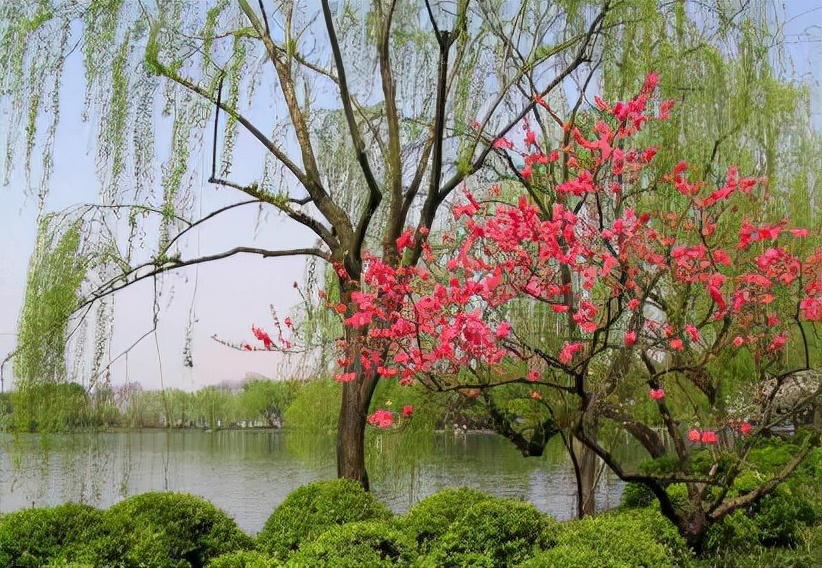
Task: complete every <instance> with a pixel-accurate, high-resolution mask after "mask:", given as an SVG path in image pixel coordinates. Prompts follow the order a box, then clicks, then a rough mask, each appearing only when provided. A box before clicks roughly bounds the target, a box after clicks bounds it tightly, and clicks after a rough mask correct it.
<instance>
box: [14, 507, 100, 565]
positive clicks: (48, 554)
mask: <svg viewBox="0 0 822 568" xmlns="http://www.w3.org/2000/svg"><path fill="white" fill-rule="evenodd" d="M102 519H103V512H102V511H100V510H99V509H95V508H94V507H90V506H88V505H79V504H76V503H67V504H65V505H59V506H57V507H43V508H37V509H26V510H24V511H17V512H16V513H9V514H7V515H3V516H2V517H0V566H43V565H45V564H47V563H48V562H49V561H51V560H53V559H55V558H58V557H59V556H60V555H61V554H63V553H64V552H65V551H66V550H67V549H72V548H73V547H74V546H76V545H78V544H79V543H81V542H82V540H83V536H84V534H85V533H86V532H87V531H88V530H89V529H94V528H98V527H100V525H101V524H102V522H103V521H102Z"/></svg>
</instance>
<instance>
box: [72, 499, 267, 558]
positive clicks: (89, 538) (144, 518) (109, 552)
mask: <svg viewBox="0 0 822 568" xmlns="http://www.w3.org/2000/svg"><path fill="white" fill-rule="evenodd" d="M253 546H254V541H253V539H252V538H251V537H250V536H248V535H247V534H245V533H244V532H243V531H241V530H240V529H239V528H238V527H237V524H236V523H235V522H234V520H233V519H231V518H230V517H229V516H228V515H226V514H225V513H224V512H223V511H221V510H220V509H218V508H217V507H215V506H214V505H213V504H211V503H210V502H209V501H207V500H205V499H203V498H202V497H198V496H196V495H189V494H186V493H172V492H156V493H143V494H142V495H135V496H134V497H129V498H128V499H126V500H125V501H122V502H120V503H118V504H116V505H114V506H112V507H111V508H110V509H108V511H106V512H105V514H104V517H103V524H102V526H101V527H99V529H98V530H97V531H95V532H93V533H91V532H89V533H87V535H86V542H85V543H84V544H83V546H81V547H79V548H78V549H77V550H76V551H73V554H74V555H73V556H66V555H63V556H62V557H61V559H62V560H65V561H79V562H81V563H87V564H92V565H95V566H152V567H157V568H202V567H203V566H205V565H206V563H207V562H208V561H209V560H210V559H212V558H215V557H217V556H220V555H221V554H225V553H228V552H233V551H236V550H243V549H251V548H253Z"/></svg>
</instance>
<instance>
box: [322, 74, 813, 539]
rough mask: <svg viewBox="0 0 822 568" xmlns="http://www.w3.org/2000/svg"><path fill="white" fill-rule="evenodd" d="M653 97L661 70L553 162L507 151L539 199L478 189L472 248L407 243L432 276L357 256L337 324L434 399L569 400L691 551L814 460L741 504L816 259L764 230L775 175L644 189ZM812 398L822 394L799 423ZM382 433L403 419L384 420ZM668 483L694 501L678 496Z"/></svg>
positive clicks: (801, 234) (585, 429) (375, 362)
mask: <svg viewBox="0 0 822 568" xmlns="http://www.w3.org/2000/svg"><path fill="white" fill-rule="evenodd" d="M656 85H657V77H656V76H655V75H653V74H652V75H649V76H648V78H647V80H646V82H645V84H644V86H643V87H642V90H641V92H640V94H639V95H638V96H637V97H635V98H633V99H632V100H630V101H627V102H619V103H616V104H615V105H613V106H611V105H610V104H608V103H606V102H604V101H602V100H601V99H599V98H596V99H595V105H596V109H597V112H598V114H599V120H597V121H596V124H595V125H594V126H593V128H592V129H591V131H590V132H582V131H581V130H580V129H579V128H577V127H574V126H573V125H569V124H563V127H564V130H565V132H566V133H567V136H566V140H567V144H565V145H564V146H563V147H560V148H557V149H554V150H548V149H546V148H543V147H542V146H541V145H540V143H539V141H538V139H537V136H536V134H535V133H534V131H533V130H532V129H531V128H530V126H529V125H528V124H527V123H525V124H524V150H520V151H517V143H516V141H514V140H509V139H505V138H501V139H499V140H497V142H496V143H495V146H496V147H497V148H498V149H499V150H501V151H504V152H506V153H508V155H509V156H515V155H519V156H521V158H522V159H523V160H524V166H523V167H522V168H521V169H520V171H519V178H520V181H521V182H522V184H523V185H524V186H525V187H526V189H527V190H528V196H522V197H520V198H519V200H518V201H517V203H516V204H515V205H511V204H507V203H504V202H498V201H499V200H495V199H493V192H492V199H489V200H487V201H485V202H483V203H481V202H479V201H478V200H477V199H476V198H475V197H474V196H473V195H471V194H470V193H466V202H465V204H462V205H458V206H456V207H454V208H453V213H454V216H455V217H456V218H458V219H461V220H462V223H463V225H462V226H463V232H462V235H461V237H462V238H461V239H460V240H459V242H457V243H455V244H454V246H452V247H450V249H449V250H448V251H447V252H446V253H445V254H435V252H434V251H433V250H432V247H431V245H430V244H429V243H428V242H427V239H426V237H427V235H426V234H425V233H424V232H419V231H417V232H416V234H414V233H413V232H412V231H410V230H409V231H406V232H405V233H403V234H402V235H401V236H400V237H399V238H398V239H397V241H396V245H397V249H398V251H399V252H400V253H401V254H404V253H405V252H406V249H409V248H410V247H414V246H418V247H420V248H421V250H422V251H423V253H422V254H423V259H424V261H425V262H424V263H422V264H420V265H417V266H413V265H408V264H407V263H406V264H401V265H400V266H399V267H394V266H391V265H390V264H387V263H385V262H384V261H382V260H381V259H379V258H376V257H365V266H366V268H365V270H364V274H363V277H362V280H361V283H362V285H361V286H360V288H359V289H358V290H356V291H353V292H352V294H351V299H352V301H353V302H354V303H355V304H356V305H357V306H358V309H357V310H356V311H355V312H354V313H353V314H351V315H350V316H349V317H348V318H347V319H346V320H345V323H346V325H347V327H348V328H350V329H355V330H363V331H364V333H363V335H362V336H361V337H360V338H359V343H358V344H357V345H356V346H355V348H354V349H351V348H350V346H349V349H347V350H346V353H348V354H354V355H353V356H355V357H356V358H357V363H358V364H359V365H360V366H361V367H362V368H363V369H366V370H371V371H372V372H374V373H376V374H377V375H378V376H381V377H383V378H386V379H390V378H397V379H399V380H400V381H401V382H402V383H403V384H408V383H411V382H413V381H419V382H421V383H423V384H425V385H426V386H428V387H429V388H431V389H433V390H439V391H445V390H462V391H463V392H466V391H472V392H473V391H475V390H477V391H478V390H482V389H488V388H490V387H499V386H501V385H503V384H512V383H524V384H529V385H531V387H532V388H533V393H532V399H533V401H534V402H533V403H534V404H542V405H545V404H550V402H549V399H550V397H551V396H552V393H553V394H557V393H559V394H561V395H562V396H563V397H565V398H566V399H569V400H571V401H572V403H571V406H572V408H573V412H572V414H571V417H570V419H568V421H567V424H565V427H567V428H568V429H569V430H570V431H571V432H572V434H573V435H574V436H575V437H576V438H577V439H579V440H580V441H581V442H582V443H584V444H585V446H586V447H588V448H589V449H590V450H592V451H593V452H594V453H595V454H596V455H597V456H599V457H600V458H601V459H602V460H603V461H604V462H605V463H606V464H607V466H608V467H610V468H611V469H612V470H613V471H614V472H615V473H616V474H617V475H618V476H619V477H620V478H622V479H623V480H626V481H634V482H639V483H642V484H644V485H646V486H647V487H648V488H649V489H650V490H651V491H652V492H653V494H654V495H655V496H656V497H657V499H658V500H659V502H660V505H661V508H662V511H663V513H664V514H665V515H666V516H667V517H668V518H670V519H671V520H672V521H673V522H674V523H675V524H676V525H677V526H678V527H679V528H680V530H681V531H682V533H683V535H685V536H686V538H687V539H688V541H689V542H690V543H691V544H692V545H693V546H695V547H696V548H699V546H700V545H701V542H702V539H703V538H704V535H705V531H706V530H707V529H708V527H709V526H710V525H711V524H712V523H715V522H717V521H719V520H721V519H722V518H724V517H725V516H726V515H728V514H729V513H731V512H732V511H734V510H736V509H738V508H740V507H744V506H747V505H750V504H752V503H754V502H756V501H757V500H758V499H760V498H761V497H763V496H764V495H766V494H768V493H769V492H770V491H772V490H773V489H774V488H775V487H776V486H777V485H778V484H779V483H780V482H781V481H782V480H784V479H785V478H786V477H787V476H789V475H790V474H791V473H792V471H793V470H794V469H795V468H796V467H797V466H798V465H799V464H800V463H801V462H802V460H803V459H804V458H805V456H806V455H807V453H808V452H809V451H810V449H811V443H810V442H806V443H804V444H803V445H802V446H801V450H800V451H798V452H797V453H796V454H795V456H794V457H793V458H792V459H791V460H790V461H788V462H787V463H785V464H783V467H782V468H781V470H780V471H779V472H778V473H777V474H775V475H774V476H773V477H772V478H770V479H768V480H767V481H763V482H762V483H760V484H758V485H757V486H756V487H755V488H753V489H752V490H750V491H748V492H747V493H745V494H740V495H734V496H733V497H730V495H733V492H732V491H731V489H732V486H733V483H734V480H735V479H736V477H737V476H738V475H739V473H740V472H741V471H742V469H743V467H744V463H745V461H746V458H747V456H748V454H749V453H750V451H751V449H752V448H753V445H754V443H755V441H756V439H757V438H758V437H760V436H763V435H766V433H768V432H769V431H770V429H771V428H773V427H774V426H777V425H779V424H780V423H782V422H783V421H785V420H786V415H785V414H778V413H776V412H775V404H774V401H775V400H776V399H777V398H778V396H779V392H780V390H781V389H782V387H783V385H785V384H786V383H787V382H788V381H789V380H790V378H791V377H794V376H795V375H796V374H797V373H799V372H801V371H804V370H807V369H810V368H811V358H812V357H813V351H814V346H813V344H812V343H811V342H812V341H813V339H812V337H811V335H810V334H809V329H810V328H811V327H812V326H814V325H815V324H817V323H818V322H820V321H822V273H821V272H820V270H822V248H817V249H816V250H815V251H814V250H813V243H811V242H810V240H811V237H810V235H809V233H808V231H807V230H805V229H797V228H791V227H790V225H789V222H788V220H780V221H777V222H773V221H770V220H769V219H768V216H767V215H766V213H765V211H766V210H767V208H766V205H767V197H766V194H767V183H766V181H765V180H761V179H752V178H745V177H742V176H740V174H739V173H738V172H737V171H736V169H735V168H730V169H729V170H728V171H727V173H726V175H725V176H724V179H722V180H720V183H718V184H714V183H713V182H712V180H710V179H700V178H699V177H698V175H696V174H694V173H691V171H690V168H689V165H688V164H686V163H684V162H681V163H679V164H677V165H676V167H675V168H673V170H672V171H670V172H668V173H666V174H665V175H663V176H653V175H651V174H650V173H649V172H650V169H649V168H648V167H647V166H648V165H649V164H650V163H651V162H652V160H653V159H654V156H655V154H656V152H657V148H654V147H642V146H641V144H639V140H640V138H639V137H638V134H639V133H640V132H641V131H642V129H643V128H644V127H646V126H647V125H648V123H651V122H654V121H658V120H665V119H667V118H668V117H669V113H670V111H671V108H672V106H673V105H672V103H671V102H670V101H662V102H659V101H654V100H653V99H652V96H653V93H654V92H655V88H656ZM538 102H540V101H539V100H538ZM557 120H558V119H557ZM415 239H420V240H421V241H422V242H419V243H417V242H416V241H415ZM521 303H528V304H532V305H535V306H539V307H540V309H543V310H547V311H548V312H549V313H550V314H552V317H553V318H555V322H556V330H557V331H556V335H557V337H556V338H550V337H546V336H545V334H544V331H543V333H542V334H541V335H538V336H532V337H527V336H526V335H525V334H518V332H517V330H516V329H514V328H513V326H512V325H511V323H510V322H509V321H508V320H507V319H506V310H508V309H510V308H511V306H513V305H515V304H521ZM816 350H817V351H818V346H816ZM351 364H352V360H351V359H350V356H349V357H346V358H343V359H342V360H341V361H340V365H341V369H342V370H341V372H340V374H339V375H338V379H339V380H340V381H343V382H347V381H350V380H354V379H355V376H354V375H352V374H351V373H350V372H349V371H348V369H349V368H350V366H351ZM512 364H513V365H515V366H516V365H519V368H520V369H521V372H520V373H519V374H514V375H511V373H510V371H509V370H507V368H508V369H510V365H512ZM506 367H507V368H506ZM740 369H745V375H744V376H739V373H738V371H739V370H740ZM735 370H736V371H737V372H734V371H735ZM766 384H769V385H770V387H769V388H767V389H765V388H764V387H765V385H766ZM731 392H733V393H735V394H737V396H736V398H735V399H733V398H732V397H729V396H728V395H729V393H731ZM757 392H759V393H763V392H765V393H767V394H765V395H764V396H760V397H758V398H757V397H755V396H753V393H757ZM739 393H741V394H739ZM745 393H751V395H750V396H746V394H745ZM818 394H819V388H818V385H817V387H816V388H814V389H811V390H809V391H807V392H806V393H805V396H800V397H797V398H795V400H794V401H793V403H792V410H798V409H801V408H802V407H806V406H808V405H809V404H811V403H812V402H813V401H814V399H815V398H816V396H817V395H818ZM637 401H638V402H637ZM370 422H371V423H372V424H374V425H376V426H383V427H384V426H388V425H390V424H391V420H390V417H389V415H388V414H386V413H385V411H378V412H377V413H376V414H374V415H372V417H371V419H370ZM557 426H559V425H557ZM606 429H617V430H624V431H625V432H627V433H628V434H629V435H631V436H632V437H633V438H634V439H636V440H637V441H638V442H639V443H640V444H641V445H642V447H643V448H644V449H645V450H646V451H647V453H648V455H649V456H650V457H651V458H652V459H654V461H655V463H656V464H657V466H658V467H656V468H654V470H653V472H650V473H648V472H634V471H629V470H628V469H627V468H626V466H625V465H624V464H623V463H622V461H621V460H620V459H619V458H618V456H617V455H615V454H614V453H613V452H612V451H610V450H609V449H608V448H607V447H606V445H605V444H603V443H602V434H603V432H604V431H606ZM544 437H545V436H544V434H543V438H544ZM697 455H698V456H700V459H699V464H700V465H697V462H696V461H695V459H694V458H695V456H697ZM706 456H707V458H708V462H709V465H708V466H707V467H704V462H705V457H706ZM674 484H683V486H684V487H685V489H686V491H687V496H688V503H687V504H683V503H681V502H678V501H677V500H675V499H673V498H672V497H671V495H670V494H669V492H668V488H669V487H671V486H672V485H674Z"/></svg>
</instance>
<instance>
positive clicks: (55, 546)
mask: <svg viewBox="0 0 822 568" xmlns="http://www.w3.org/2000/svg"><path fill="white" fill-rule="evenodd" d="M819 466H820V463H819V456H814V459H813V460H811V461H810V462H809V463H808V464H806V465H805V466H803V469H802V470H801V471H800V472H799V474H798V476H797V478H796V479H792V480H790V481H789V482H788V483H786V484H785V485H784V486H783V487H782V488H781V489H780V490H779V491H777V492H776V493H775V494H773V495H772V496H771V497H768V498H767V499H764V500H762V501H761V502H760V503H759V504H757V508H756V511H755V512H754V513H753V514H751V515H750V516H749V514H748V513H749V512H746V511H738V512H737V513H735V514H733V515H731V516H730V517H728V519H726V521H725V522H724V523H722V524H720V525H717V526H716V527H715V528H714V529H713V532H712V533H711V541H710V542H711V543H712V545H713V547H712V548H710V549H709V550H707V551H706V552H705V556H703V557H701V558H699V559H697V560H695V559H694V558H693V557H692V553H691V551H690V550H689V549H688V547H687V546H686V544H685V542H684V540H683V539H682V537H681V536H680V535H679V533H678V532H677V530H676V528H675V527H674V526H673V525H672V524H671V523H669V522H668V520H667V519H665V518H664V517H663V516H662V514H661V513H660V512H659V511H658V509H657V508H656V507H653V506H651V507H643V508H638V509H629V508H626V507H623V508H621V509H620V510H617V511H612V512H609V513H604V514H600V515H599V516H596V517H592V518H586V519H583V520H579V521H570V522H567V523H557V522H556V521H554V520H553V519H551V518H550V517H548V516H546V515H544V514H542V513H540V512H539V511H538V510H537V509H536V508H534V507H533V506H532V505H530V504H528V503H524V502H521V501H516V500H511V499H499V498H495V497H492V496H490V495H487V494H485V493H483V492H481V491H476V490H473V489H465V488H463V489H445V490H443V491H440V492H439V493H436V494H434V495H431V496H430V497H427V498H426V499H424V500H422V501H420V502H419V503H418V504H417V505H416V506H415V507H414V508H413V509H412V510H411V511H410V512H409V513H408V514H407V515H406V516H405V517H402V518H394V517H393V515H392V514H391V512H390V511H389V510H388V509H387V508H386V507H385V506H384V505H382V504H381V503H379V502H377V501H375V500H374V498H373V497H372V496H371V494H369V493H365V492H364V491H363V490H362V489H361V488H360V486H359V485H357V484H356V483H353V482H350V481H347V480H334V481H324V482H319V483H313V484H310V485H307V486H305V487H302V488H300V489H297V490H295V491H293V492H292V493H291V494H290V495H289V496H288V497H287V498H286V500H285V501H284V502H283V504H282V505H280V506H279V507H278V508H277V509H276V510H275V511H274V513H273V514H272V515H271V517H270V518H269V520H268V522H267V523H266V526H265V528H264V530H263V532H262V533H260V536H259V538H258V541H257V549H256V550H255V549H254V542H253V540H252V539H251V537H249V536H248V535H246V534H245V533H243V532H242V531H241V530H239V529H238V528H237V526H236V524H235V523H234V521H233V520H231V519H230V518H229V517H228V516H226V515H225V513H223V512H222V511H220V510H219V509H218V508H216V507H214V506H213V505H212V504H211V503H209V502H208V501H205V500H204V499H202V498H200V497H196V496H193V495H187V494H179V493H146V494H143V495H138V496H135V497H131V498H129V499H126V500H125V501H123V502H121V503H119V504H117V505H114V506H113V507H111V508H110V509H109V510H108V511H101V510H98V509H95V508H93V507H90V506H87V505H78V504H66V505H61V506H59V507H47V508H39V509H28V510H24V511H18V512H15V513H9V514H6V515H2V516H0V566H15V567H17V566H21V567H33V566H62V567H68V566H77V567H79V566H84V567H87V566H113V567H139V566H152V567H155V566H156V567H159V568H166V567H168V568H191V567H196V568H279V567H309V566H310V567H334V568H337V567H339V568H370V567H380V566H415V567H431V568H433V567H437V568H439V567H451V566H453V567H456V566H472V567H488V568H497V567H506V566H524V567H530V568H554V567H556V568H559V567H562V568H575V567H579V568H594V567H596V568H633V567H635V566H644V567H645V568H673V567H679V568H687V567H688V566H705V567H706V568H707V567H712V568H720V567H723V568H735V567H740V568H741V567H743V566H744V567H745V568H764V567H773V566H793V567H794V568H803V567H808V568H810V567H816V566H822V524H820V514H819V505H820V500H819V498H818V497H819V491H820V488H819V483H818V479H819ZM738 485H739V487H738V490H739V491H744V488H745V477H744V476H741V477H740V479H739V482H738ZM674 489H676V488H674ZM769 500H770V501H769Z"/></svg>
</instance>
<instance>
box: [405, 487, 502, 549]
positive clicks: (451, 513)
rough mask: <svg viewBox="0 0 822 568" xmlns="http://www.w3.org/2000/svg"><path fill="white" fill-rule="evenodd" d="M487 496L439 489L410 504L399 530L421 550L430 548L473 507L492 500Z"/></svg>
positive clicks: (464, 488) (473, 491) (485, 494)
mask: <svg viewBox="0 0 822 568" xmlns="http://www.w3.org/2000/svg"><path fill="white" fill-rule="evenodd" d="M493 498H494V497H492V496H491V495H489V494H488V493H484V492H482V491H478V490H476V489H470V488H468V487H461V488H458V489H450V488H449V489H443V490H441V491H438V492H437V493H435V494H433V495H430V496H428V497H426V498H425V499H423V500H422V501H420V502H419V503H417V504H416V505H414V507H413V508H412V509H411V510H410V511H409V512H408V514H407V515H406V516H405V517H404V518H403V519H402V521H401V523H402V527H403V530H405V531H406V532H407V533H408V534H409V535H410V536H412V537H413V538H414V539H415V540H416V541H417V545H418V546H419V547H420V549H421V550H427V549H430V548H431V547H432V546H433V544H434V543H435V542H436V541H437V540H439V538H440V537H441V536H442V535H444V534H445V533H446V532H447V531H448V527H450V526H451V524H452V523H453V522H454V521H457V520H459V519H461V518H462V517H463V516H464V515H465V513H466V512H467V511H468V509H470V508H471V507H472V506H473V505H476V504H477V503H480V502H482V501H487V500H489V499H493Z"/></svg>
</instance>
